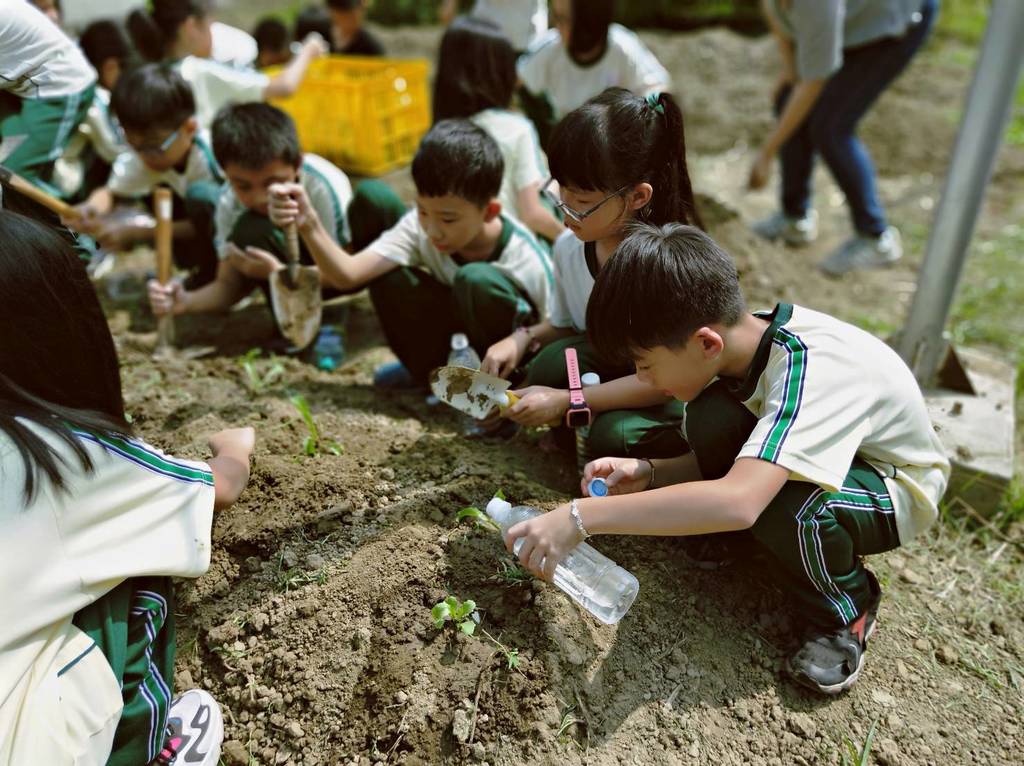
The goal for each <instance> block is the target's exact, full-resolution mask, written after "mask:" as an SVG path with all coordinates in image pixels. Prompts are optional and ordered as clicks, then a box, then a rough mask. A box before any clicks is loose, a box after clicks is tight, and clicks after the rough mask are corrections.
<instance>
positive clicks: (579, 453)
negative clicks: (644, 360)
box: [576, 372, 601, 476]
mask: <svg viewBox="0 0 1024 766" xmlns="http://www.w3.org/2000/svg"><path fill="white" fill-rule="evenodd" d="M580 383H581V384H583V388H585V389H586V388H590V387H591V386H596V385H599V384H600V383H601V376H600V375H598V374H597V373H596V372H585V373H583V375H582V376H580ZM589 439H590V426H580V427H579V428H577V429H576V469H577V470H578V471H579V472H580V476H582V475H583V469H584V468H586V466H587V463H589V462H590V458H591V455H590V450H589V449H588V448H587V441H588V440H589Z"/></svg>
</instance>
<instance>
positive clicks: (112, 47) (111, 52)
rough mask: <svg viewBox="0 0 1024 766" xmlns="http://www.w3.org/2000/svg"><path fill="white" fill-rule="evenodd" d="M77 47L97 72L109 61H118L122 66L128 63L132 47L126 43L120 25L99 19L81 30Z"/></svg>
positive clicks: (126, 39)
mask: <svg viewBox="0 0 1024 766" xmlns="http://www.w3.org/2000/svg"><path fill="white" fill-rule="evenodd" d="M78 47H80V48H81V49H82V53H84V54H85V57H86V58H87V59H88V60H89V63H90V64H92V68H93V69H95V70H96V71H97V72H99V71H100V70H101V68H102V67H103V64H104V63H105V62H107V61H109V60H110V59H115V60H117V61H119V62H120V63H121V64H122V65H124V64H125V63H127V62H128V60H129V59H130V58H131V55H132V46H131V43H129V42H128V37H127V36H126V35H125V33H124V30H123V29H121V25H120V24H118V23H117V22H116V21H113V20H111V19H101V20H100V21H94V22H92V24H90V25H89V26H87V27H86V28H85V29H83V30H82V34H81V36H80V37H79V38H78Z"/></svg>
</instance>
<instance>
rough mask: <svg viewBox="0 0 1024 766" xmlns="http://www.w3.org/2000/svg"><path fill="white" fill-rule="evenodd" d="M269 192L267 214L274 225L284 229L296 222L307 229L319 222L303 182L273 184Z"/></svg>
mask: <svg viewBox="0 0 1024 766" xmlns="http://www.w3.org/2000/svg"><path fill="white" fill-rule="evenodd" d="M269 192H270V201H269V205H268V208H267V214H268V215H269V216H270V222H271V223H273V224H274V226H278V227H280V228H282V229H283V228H284V227H286V226H288V225H289V224H293V223H294V224H295V225H296V226H298V227H299V229H306V228H312V227H313V226H314V225H315V224H316V223H317V222H318V219H317V217H316V211H315V210H313V206H312V205H310V204H309V197H307V196H306V190H305V189H303V188H302V184H273V185H271V187H270V189H269Z"/></svg>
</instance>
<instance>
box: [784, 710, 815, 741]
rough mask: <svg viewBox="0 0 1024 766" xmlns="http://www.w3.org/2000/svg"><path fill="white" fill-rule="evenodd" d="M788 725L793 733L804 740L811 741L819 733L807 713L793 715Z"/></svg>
mask: <svg viewBox="0 0 1024 766" xmlns="http://www.w3.org/2000/svg"><path fill="white" fill-rule="evenodd" d="M786 724H787V726H788V727H789V730H790V731H791V732H793V733H794V734H796V735H797V736H798V737H801V738H803V739H811V738H813V737H814V735H815V733H816V732H817V727H816V726H815V725H814V721H813V720H812V719H811V717H810V716H809V715H807V714H806V713H793V714H792V715H791V716H790V717H789V720H788V721H787V722H786Z"/></svg>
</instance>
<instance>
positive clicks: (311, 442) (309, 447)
mask: <svg viewBox="0 0 1024 766" xmlns="http://www.w3.org/2000/svg"><path fill="white" fill-rule="evenodd" d="M302 449H303V451H305V453H306V454H307V455H309V456H310V457H312V456H313V455H315V454H316V440H315V439H314V438H313V437H312V436H307V437H306V440H305V441H304V442H303V443H302Z"/></svg>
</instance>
